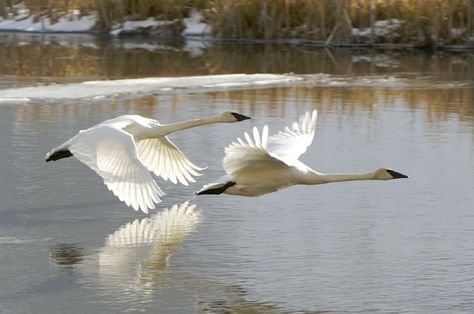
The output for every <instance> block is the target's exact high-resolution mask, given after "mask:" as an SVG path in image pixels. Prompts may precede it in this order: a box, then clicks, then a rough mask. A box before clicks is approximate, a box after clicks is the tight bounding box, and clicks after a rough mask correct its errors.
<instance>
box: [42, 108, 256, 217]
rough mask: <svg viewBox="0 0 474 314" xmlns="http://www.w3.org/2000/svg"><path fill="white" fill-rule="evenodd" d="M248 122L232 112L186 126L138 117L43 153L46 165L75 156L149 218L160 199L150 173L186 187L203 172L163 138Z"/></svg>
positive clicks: (81, 135)
mask: <svg viewBox="0 0 474 314" xmlns="http://www.w3.org/2000/svg"><path fill="white" fill-rule="evenodd" d="M246 119H250V117H247V116H244V115H242V114H239V113H235V112H224V113H223V114H220V115H217V116H214V117H210V118H204V119H195V120H190V121H183V122H177V123H171V124H160V123H159V122H158V121H156V120H153V119H148V118H144V117H142V116H139V115H124V116H119V117H117V118H114V119H110V120H106V121H103V122H101V123H99V124H97V125H95V126H93V127H91V128H89V129H87V130H81V131H79V133H78V134H77V135H75V136H74V137H72V138H71V139H69V140H68V141H66V142H65V143H63V144H62V145H60V146H59V147H57V148H55V149H53V150H51V151H50V152H49V153H47V154H46V162H48V161H56V160H58V159H61V158H67V157H70V156H74V157H76V158H77V159H78V160H79V161H81V162H82V163H84V164H86V165H87V166H88V167H89V168H91V169H92V170H94V171H95V172H96V173H97V174H98V175H99V176H101V177H102V179H104V184H105V185H106V186H107V188H108V189H109V190H110V191H112V192H113V193H114V194H115V195H116V196H117V197H118V198H119V199H120V200H121V201H122V202H124V203H125V204H127V205H128V206H131V207H133V209H135V210H137V211H138V210H139V209H140V210H142V211H143V212H144V213H148V209H150V208H155V205H154V203H159V202H160V197H161V196H163V195H164V193H163V191H162V190H161V189H160V187H159V186H158V184H157V183H156V182H155V180H154V179H153V177H152V176H151V174H150V171H151V172H153V173H154V174H155V175H157V176H160V177H162V178H163V179H164V180H170V181H171V182H173V183H177V182H178V181H179V182H180V183H181V184H184V185H188V181H189V182H195V180H194V178H193V176H198V175H200V173H199V171H201V170H203V168H200V167H198V166H196V165H195V164H193V163H192V162H191V161H190V160H189V159H188V158H187V157H186V156H185V155H184V154H183V153H182V152H181V150H179V148H178V147H176V145H174V144H173V143H172V142H171V141H170V140H169V139H168V137H167V135H168V134H171V133H173V132H177V131H181V130H185V129H189V128H194V127H197V126H201V125H206V124H213V123H232V122H238V121H242V120H246Z"/></svg>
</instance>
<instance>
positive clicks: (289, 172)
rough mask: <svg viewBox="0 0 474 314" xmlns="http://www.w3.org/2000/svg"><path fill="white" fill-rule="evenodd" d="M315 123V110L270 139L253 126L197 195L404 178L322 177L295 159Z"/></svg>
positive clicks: (380, 173) (384, 174) (385, 172)
mask: <svg viewBox="0 0 474 314" xmlns="http://www.w3.org/2000/svg"><path fill="white" fill-rule="evenodd" d="M316 120H317V111H316V110H314V111H313V112H312V113H310V112H307V113H306V114H305V115H303V116H301V117H300V119H299V121H298V122H295V123H293V124H292V126H291V128H289V127H286V128H285V130H284V131H280V132H279V133H277V134H276V135H273V136H270V137H269V136H268V126H266V125H265V126H264V127H263V129H262V132H259V131H258V129H257V128H256V127H254V129H253V138H252V136H250V135H249V134H248V133H245V134H244V135H245V141H244V140H242V139H240V138H238V139H237V142H233V143H232V144H231V145H229V146H227V147H226V149H225V153H226V155H225V157H224V160H223V166H224V169H225V171H226V172H227V175H226V176H224V177H222V178H221V179H219V180H218V181H217V182H215V183H211V184H208V185H206V186H204V187H203V188H202V189H201V191H199V192H198V193H197V194H198V195H200V194H221V193H225V194H231V195H242V196H258V195H263V194H267V193H271V192H275V191H277V190H280V189H283V188H286V187H289V186H292V185H296V184H308V185H313V184H324V183H330V182H341V181H353V180H390V179H398V178H407V176H405V175H403V174H401V173H398V172H396V171H393V170H391V169H386V168H381V169H378V170H376V171H374V172H370V173H363V174H343V173H341V174H323V173H319V172H317V171H315V170H313V169H311V168H310V167H308V166H307V165H305V164H304V163H302V162H301V161H300V160H298V158H299V156H300V155H301V154H303V153H304V152H306V149H307V147H308V146H309V145H310V144H311V143H312V141H313V138H314V133H315V129H316Z"/></svg>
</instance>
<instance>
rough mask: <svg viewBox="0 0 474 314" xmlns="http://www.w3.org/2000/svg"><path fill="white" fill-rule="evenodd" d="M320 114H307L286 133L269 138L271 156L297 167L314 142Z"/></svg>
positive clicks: (282, 132) (279, 133)
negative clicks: (299, 160) (296, 164)
mask: <svg viewBox="0 0 474 314" xmlns="http://www.w3.org/2000/svg"><path fill="white" fill-rule="evenodd" d="M317 117H318V112H317V111H316V110H313V112H312V113H311V112H309V111H308V112H306V113H305V114H304V115H302V116H301V117H300V118H299V120H298V122H294V123H293V124H292V125H291V128H290V127H286V128H285V130H284V131H280V132H278V133H277V134H275V135H273V136H271V137H269V139H268V151H269V152H270V155H272V156H273V157H275V158H278V159H280V160H282V161H283V162H285V163H286V164H287V165H289V166H293V165H295V163H296V162H297V161H298V158H299V156H301V154H303V153H304V152H306V149H307V147H308V146H309V145H311V143H312V142H313V138H314V132H315V130H316V120H317Z"/></svg>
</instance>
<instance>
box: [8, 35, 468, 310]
mask: <svg viewBox="0 0 474 314" xmlns="http://www.w3.org/2000/svg"><path fill="white" fill-rule="evenodd" d="M22 36H23V35H20V36H19V37H15V36H14V35H4V36H3V37H2V40H1V42H0V46H2V49H0V51H2V54H3V56H1V58H3V60H9V62H0V64H1V66H0V70H1V71H0V73H1V77H0V86H1V87H2V88H4V89H5V88H17V87H25V86H39V85H41V84H49V83H62V84H64V83H77V82H82V81H88V80H95V79H120V78H139V77H163V76H189V75H212V74H229V73H289V72H293V73H295V74H296V75H300V74H319V73H323V74H325V75H328V79H329V80H330V81H333V82H335V84H333V85H331V84H325V85H324V86H322V85H321V84H306V85H304V86H297V85H295V86H293V85H288V86H280V87H272V88H259V89H240V90H221V89H219V90H216V91H212V90H209V89H203V90H199V89H196V90H194V91H193V92H191V93H190V92H185V93H180V92H176V93H173V94H166V93H164V94H163V93H157V94H155V95H140V94H137V95H132V96H130V95H124V96H118V97H115V98H113V99H109V98H105V99H102V100H100V99H99V100H95V101H93V100H84V99H77V100H74V99H73V100H68V101H64V102H63V101H61V100H60V99H57V100H41V99H39V100H35V101H29V102H26V101H25V102H18V101H15V102H8V101H3V102H2V103H1V104H0V134H1V135H0V145H1V147H2V149H1V151H0V162H1V164H2V165H3V167H2V168H1V169H0V173H1V178H2V180H1V181H0V191H2V196H1V197H0V281H1V282H2V283H3V284H2V285H1V287H0V304H1V306H2V313H85V312H90V313H118V312H132V313H134V312H145V313H147V312H150V313H156V312H157V309H158V311H159V312H160V313H193V312H203V313H229V312H234V313H248V312H252V313H288V312H304V313H311V312H318V311H327V312H329V313H331V312H334V313H367V312H373V313H389V312H390V313H470V312H472V311H473V310H474V301H473V299H472V289H473V286H474V272H473V269H472V260H473V258H474V244H473V242H472V238H473V237H474V228H473V227H472V226H473V225H474V214H473V212H472V204H473V201H474V196H473V195H474V194H473V193H472V191H473V188H474V184H473V179H472V178H473V177H474V167H473V165H474V147H473V143H474V110H473V109H474V108H473V105H472V101H473V99H472V95H473V89H472V82H473V81H472V73H473V68H472V55H470V54H467V53H454V54H444V53H438V54H435V55H419V54H415V53H413V52H410V51H408V52H394V51H392V52H387V53H384V52H380V51H355V52H348V51H344V52H338V51H332V52H331V51H325V50H317V49H314V48H311V47H303V48H301V47H290V46H283V47H275V46H243V45H237V46H232V45H223V46H213V47H206V46H202V47H199V51H197V50H195V49H194V48H195V47H194V48H193V49H194V50H193V49H191V48H189V46H187V44H186V43H183V44H180V45H174V46H173V45H171V46H170V45H162V46H157V45H156V43H150V42H147V41H145V42H139V44H140V45H138V43H137V42H136V41H132V42H129V41H109V40H100V39H97V38H89V37H81V36H79V37H74V36H71V35H68V37H67V38H64V37H61V36H59V37H58V36H56V37H54V36H53V37H46V38H38V37H34V36H33V37H32V36H26V37H22ZM58 38H59V39H58ZM145 44H147V45H145ZM170 47H171V48H170ZM145 48H146V49H145ZM45 52H46V54H45ZM38 60H40V61H39V62H38ZM341 77H342V78H344V80H345V81H350V82H352V83H351V84H343V85H342V86H340V85H338V84H337V82H338V80H339V79H340V78H341ZM374 77H375V78H377V79H376V80H374ZM367 80H369V81H367ZM384 80H385V81H384ZM363 82H365V83H363ZM367 82H368V83H367ZM400 82H402V83H403V84H400ZM313 109H317V110H318V111H319V118H318V126H317V132H316V138H315V141H314V143H313V145H312V146H311V147H309V149H308V152H307V153H306V154H304V155H303V156H302V160H303V161H304V162H306V163H307V164H308V165H310V166H312V167H314V168H315V169H317V170H319V171H322V172H353V171H362V172H364V171H372V170H374V169H376V168H378V167H382V166H384V167H391V168H393V169H395V170H397V171H400V172H402V173H406V174H408V175H409V176H410V179H408V180H395V181H389V182H375V181H374V182H350V183H340V184H333V185H325V186H298V187H292V188H288V189H285V190H283V191H279V192H277V193H273V194H269V195H265V196H262V197H258V198H242V197H233V196H225V195H222V196H218V197H213V196H201V197H194V192H195V191H196V190H198V189H199V188H200V187H201V186H202V185H203V184H206V183H208V182H210V181H212V180H214V179H216V178H218V177H220V176H221V175H222V174H223V172H222V166H221V160H222V157H223V155H224V147H225V146H226V145H227V144H229V143H230V142H231V141H232V140H234V139H235V138H236V137H237V136H241V135H242V133H243V132H244V131H248V130H250V129H251V127H253V126H263V125H264V124H268V125H269V127H270V132H276V131H277V130H279V129H281V128H282V127H284V126H285V125H288V124H289V123H291V122H292V121H295V120H296V119H297V118H298V116H299V115H301V114H302V113H304V112H305V111H307V110H313ZM225 110H233V111H238V112H241V113H244V114H248V115H251V116H253V118H254V119H253V120H251V121H245V122H242V123H239V124H231V125H230V124H229V125H213V126H206V127H202V128H198V129H194V130H188V131H184V132H182V133H179V134H175V135H173V136H171V138H172V140H173V141H174V142H175V143H176V144H177V145H178V146H179V147H180V148H181V149H182V150H183V151H184V152H185V153H186V154H187V155H188V156H189V158H190V159H191V160H193V161H194V162H195V163H197V164H199V165H207V166H208V169H207V170H206V171H205V174H204V175H203V176H201V177H199V178H198V180H197V182H196V183H194V184H192V185H191V186H189V187H184V186H177V185H173V184H172V183H169V182H163V181H162V180H159V184H160V186H161V187H162V188H163V190H164V191H166V192H167V196H166V197H165V198H164V199H163V202H162V203H161V204H159V206H158V209H157V210H156V211H154V212H152V213H151V214H150V215H144V214H140V213H137V212H135V211H133V210H132V209H130V208H127V207H126V206H125V205H124V204H123V203H121V202H120V201H118V200H117V199H116V198H115V197H114V196H113V195H112V194H111V193H110V192H108V191H107V189H106V187H105V186H104V185H103V184H102V182H101V179H100V178H99V177H97V176H96V175H94V173H93V172H92V171H91V170H89V169H87V168H86V167H85V166H84V165H82V164H81V163H79V162H78V161H77V160H75V159H72V158H70V159H64V160H61V161H58V162H55V163H48V164H46V163H45V162H44V155H45V153H46V152H47V151H48V150H49V149H50V148H52V147H55V146H57V145H59V144H60V143H62V142H63V141H64V140H65V139H67V138H69V137H70V136H72V135H73V134H74V133H75V132H77V130H79V129H82V128H87V127H89V126H91V125H93V124H95V123H97V122H99V121H102V120H105V119H108V118H110V117H114V116H117V115H120V114H126V113H137V114H142V115H145V116H149V117H154V118H156V119H158V120H160V121H162V122H172V121H178V120H185V119H192V118H194V117H196V116H209V115H213V114H217V113H219V112H222V111H225ZM186 201H189V203H188V204H184V205H183V203H184V202H186ZM174 205H176V206H174ZM180 206H181V207H180ZM187 206H190V208H191V209H190V210H189V212H187V211H185V212H184V213H183V212H179V211H178V209H179V208H185V207H186V208H187Z"/></svg>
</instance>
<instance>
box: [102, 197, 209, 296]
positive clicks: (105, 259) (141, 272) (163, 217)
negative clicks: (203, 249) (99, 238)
mask: <svg viewBox="0 0 474 314" xmlns="http://www.w3.org/2000/svg"><path fill="white" fill-rule="evenodd" d="M200 221H201V213H200V212H199V211H198V210H197V209H196V205H190V204H189V202H184V203H182V204H180V205H178V204H175V205H173V206H172V207H171V208H169V209H165V210H163V211H161V212H158V213H156V214H154V215H152V216H150V217H147V218H142V219H136V220H134V221H132V222H128V223H126V224H125V225H123V226H121V227H120V228H119V229H117V230H116V231H115V232H113V233H111V234H110V235H108V236H107V237H106V239H105V246H104V248H103V249H102V250H101V251H100V252H99V254H98V266H99V268H98V276H99V280H100V282H101V283H102V284H104V285H107V286H109V285H112V286H116V285H117V283H118V282H122V284H127V282H128V284H132V283H131V282H130V280H131V279H132V278H133V279H135V280H134V281H135V285H137V286H136V288H137V289H139V290H140V289H142V288H145V290H146V286H147V285H148V284H151V283H153V282H156V281H160V277H161V275H164V271H165V270H166V268H167V267H168V266H169V258H170V256H171V255H172V254H173V253H175V252H176V251H177V250H178V249H179V248H180V246H181V244H182V242H183V240H184V239H185V238H186V236H187V235H188V234H189V233H190V232H192V231H193V230H195V228H196V226H197V224H198V223H199V222H200ZM124 277H126V278H127V279H124ZM123 279H124V280H123Z"/></svg>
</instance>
